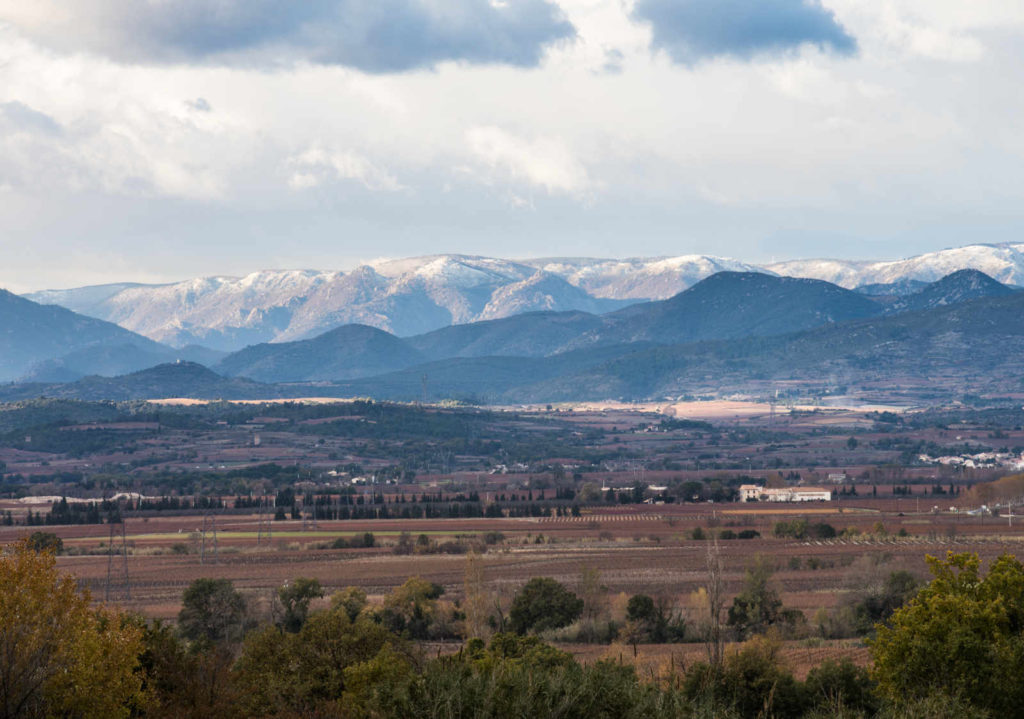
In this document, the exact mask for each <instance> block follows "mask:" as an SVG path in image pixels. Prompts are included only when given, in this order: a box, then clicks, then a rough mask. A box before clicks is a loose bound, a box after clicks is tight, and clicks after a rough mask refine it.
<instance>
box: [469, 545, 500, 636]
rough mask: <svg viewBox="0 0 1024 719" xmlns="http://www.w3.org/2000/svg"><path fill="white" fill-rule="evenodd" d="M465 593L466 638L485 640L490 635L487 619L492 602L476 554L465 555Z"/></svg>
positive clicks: (482, 567) (482, 565)
mask: <svg viewBox="0 0 1024 719" xmlns="http://www.w3.org/2000/svg"><path fill="white" fill-rule="evenodd" d="M465 593H466V598H465V603H464V606H465V609H466V638H467V639H471V638H473V637H478V638H480V639H484V640H487V639H488V638H489V637H490V634H491V627H490V624H489V622H488V619H489V618H490V611H489V608H490V606H491V603H492V601H493V600H492V598H491V597H489V596H488V592H487V588H486V585H485V583H484V563H483V560H482V559H481V558H480V555H479V554H477V553H476V552H470V553H469V554H467V555H466V575H465Z"/></svg>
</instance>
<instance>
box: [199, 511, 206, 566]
mask: <svg viewBox="0 0 1024 719" xmlns="http://www.w3.org/2000/svg"><path fill="white" fill-rule="evenodd" d="M199 563H200V564H205V563H206V515H205V514H204V515H203V538H202V539H201V540H200V541H199Z"/></svg>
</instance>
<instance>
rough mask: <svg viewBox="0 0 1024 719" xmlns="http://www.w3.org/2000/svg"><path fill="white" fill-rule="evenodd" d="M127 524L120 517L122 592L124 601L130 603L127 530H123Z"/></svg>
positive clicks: (130, 586) (130, 584)
mask: <svg viewBox="0 0 1024 719" xmlns="http://www.w3.org/2000/svg"><path fill="white" fill-rule="evenodd" d="M127 524H128V523H127V522H126V521H125V519H124V517H122V518H121V551H122V556H123V557H124V591H125V599H127V600H128V601H129V602H130V601H131V600H132V582H131V578H130V577H129V576H128V532H127V529H126V528H125V527H126V526H127Z"/></svg>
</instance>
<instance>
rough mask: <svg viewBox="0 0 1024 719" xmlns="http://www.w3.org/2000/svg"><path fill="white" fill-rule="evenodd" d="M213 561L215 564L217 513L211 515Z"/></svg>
mask: <svg viewBox="0 0 1024 719" xmlns="http://www.w3.org/2000/svg"><path fill="white" fill-rule="evenodd" d="M213 563H214V564H217V515H216V514H215V515H213Z"/></svg>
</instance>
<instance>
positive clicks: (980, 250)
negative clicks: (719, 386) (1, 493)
mask: <svg viewBox="0 0 1024 719" xmlns="http://www.w3.org/2000/svg"><path fill="white" fill-rule="evenodd" d="M968 268H971V269H977V270H980V271H982V272H984V273H985V274H988V275H990V276H992V277H993V278H994V279H996V280H998V281H1000V282H1003V283H1010V284H1024V243H1011V244H1005V245H969V246H966V247H961V248H953V249H948V250H941V251H939V252H933V253H926V254H923V255H918V256H916V257H911V258H907V259H903V260H887V261H845V260H830V259H810V260H794V261H790V262H780V263H774V264H771V265H768V266H765V267H759V266H756V265H752V264H748V263H745V262H742V261H740V260H736V259H732V258H724V257H714V256H710V255H694V254H690V255H678V256H668V257H653V258H642V257H634V258H625V259H602V258H588V257H550V258H537V259H527V260H506V259H500V258H492V257H482V256H474V255H459V254H450V255H430V256H425V257H413V258H405V259H397V260H392V259H381V260H374V261H373V262H370V263H367V264H365V265H362V266H360V267H357V268H355V269H353V270H350V271H347V272H341V271H320V270H262V271H258V272H252V273H249V274H247V275H245V276H243V277H231V276H224V275H220V276H210V277H197V278H193V279H189V280H185V281H183V282H177V283H170V284H164V285H135V284H130V283H124V284H121V285H103V286H94V287H83V288H77V289H71V290H46V291H42V292H36V293H32V294H30V295H28V298H29V299H34V300H37V301H41V302H44V303H48V304H59V305H63V306H65V307H68V308H69V309H73V310H75V311H77V312H81V313H83V314H87V315H90V316H92V317H97V318H99V319H104V320H108V321H111V322H115V323H117V324H119V325H121V326H122V327H124V328H126V329H130V330H133V331H135V332H138V333H140V334H144V335H146V336H148V337H150V338H152V339H155V340H158V341H162V342H166V343H169V344H174V345H177V346H183V345H187V344H193V343H195V344H204V345H206V346H210V347H214V348H217V349H224V350H234V349H239V348H240V347H242V346H244V345H246V344H252V343H254V342H282V341H290V340H296V339H304V338H308V337H312V336H315V335H317V334H320V333H322V332H324V331H326V330H329V329H332V328H334V327H337V326H338V325H342V324H347V323H361V324H367V325H371V326H374V327H378V328H380V329H384V330H387V331H389V332H393V333H395V334H398V335H403V336H405V335H413V334H421V333H423V332H428V331H430V330H433V329H438V328H441V327H445V326H448V325H451V324H459V323H465V322H472V321H475V320H478V319H484V318H497V317H507V316H509V315H511V314H517V313H520V312H526V311H534V310H540V309H551V310H583V311H587V312H602V311H607V310H608V309H613V308H614V307H615V306H616V305H615V304H614V303H615V302H618V303H619V305H621V304H622V303H625V302H628V301H645V300H652V299H666V298H668V297H671V296H673V295H675V294H678V293H679V292H681V291H683V290H685V289H687V288H688V287H690V286H692V285H693V284H695V283H696V282H699V281H700V280H702V279H704V278H705V277H708V276H710V275H713V274H715V273H717V272H722V271H726V270H729V271H738V272H765V273H769V274H779V275H788V276H793V277H805V278H811V279H820V280H825V281H829V282H833V283H835V284H838V285H840V286H843V287H846V288H854V287H858V286H861V285H866V284H888V283H893V282H898V281H902V280H907V279H914V280H922V281H928V282H931V281H934V280H937V279H939V278H941V277H943V276H945V275H948V274H950V273H951V272H954V271H956V270H961V269H968Z"/></svg>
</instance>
